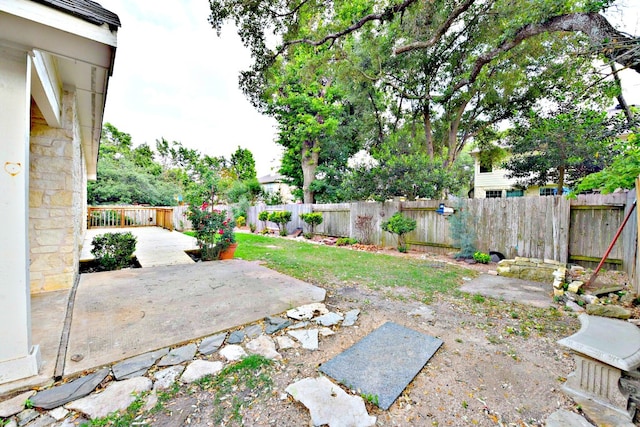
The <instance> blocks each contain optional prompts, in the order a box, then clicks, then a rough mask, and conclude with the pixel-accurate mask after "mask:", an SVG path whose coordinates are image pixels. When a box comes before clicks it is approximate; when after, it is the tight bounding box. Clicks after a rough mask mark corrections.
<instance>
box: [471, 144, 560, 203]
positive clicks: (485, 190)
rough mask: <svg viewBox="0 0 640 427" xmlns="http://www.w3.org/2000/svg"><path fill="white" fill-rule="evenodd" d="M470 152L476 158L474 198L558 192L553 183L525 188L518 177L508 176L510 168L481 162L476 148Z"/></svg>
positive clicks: (542, 194)
mask: <svg viewBox="0 0 640 427" xmlns="http://www.w3.org/2000/svg"><path fill="white" fill-rule="evenodd" d="M470 154H471V155H472V156H473V158H474V172H473V190H472V191H473V198H474V199H484V198H492V197H496V198H500V197H525V196H526V197H529V196H553V195H556V194H557V185H555V184H553V183H549V184H548V185H545V186H544V187H538V186H531V187H527V188H526V189H523V188H522V187H520V186H518V185H517V182H516V179H513V178H507V174H508V173H509V171H508V170H506V169H501V168H500V167H499V165H494V164H486V163H483V162H481V161H480V156H479V154H480V152H479V151H478V150H474V151H472V152H471V153H470ZM503 161H504V160H502V161H501V163H502V162H503Z"/></svg>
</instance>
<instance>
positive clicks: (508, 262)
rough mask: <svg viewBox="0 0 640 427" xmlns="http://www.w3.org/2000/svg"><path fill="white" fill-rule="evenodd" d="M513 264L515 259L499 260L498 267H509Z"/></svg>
mask: <svg viewBox="0 0 640 427" xmlns="http://www.w3.org/2000/svg"><path fill="white" fill-rule="evenodd" d="M511 265H513V260H511V259H503V260H501V261H500V262H498V267H509V266H511Z"/></svg>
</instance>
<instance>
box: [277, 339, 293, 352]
mask: <svg viewBox="0 0 640 427" xmlns="http://www.w3.org/2000/svg"><path fill="white" fill-rule="evenodd" d="M276 344H277V345H278V350H286V349H288V348H295V347H297V346H298V344H296V343H295V341H294V340H292V339H291V338H289V337H287V336H282V337H276Z"/></svg>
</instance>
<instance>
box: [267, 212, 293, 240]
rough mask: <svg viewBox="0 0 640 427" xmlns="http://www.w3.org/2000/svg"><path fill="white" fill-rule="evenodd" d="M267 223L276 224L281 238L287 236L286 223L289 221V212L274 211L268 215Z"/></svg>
mask: <svg viewBox="0 0 640 427" xmlns="http://www.w3.org/2000/svg"><path fill="white" fill-rule="evenodd" d="M269 221H271V222H273V223H276V224H278V229H279V230H280V235H281V236H286V235H287V223H288V222H289V221H291V212H289V211H275V212H271V213H270V214H269Z"/></svg>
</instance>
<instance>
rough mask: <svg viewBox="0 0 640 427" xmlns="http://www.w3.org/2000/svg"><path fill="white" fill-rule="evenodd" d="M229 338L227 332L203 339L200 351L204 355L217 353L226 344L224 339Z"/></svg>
mask: <svg viewBox="0 0 640 427" xmlns="http://www.w3.org/2000/svg"><path fill="white" fill-rule="evenodd" d="M225 338H227V333H226V332H224V333H222V334H218V335H214V336H212V337H208V338H205V339H203V340H202V342H201V343H200V347H199V348H198V351H199V352H200V353H202V354H204V355H209V354H212V353H215V352H216V351H218V349H220V347H221V346H222V344H224V339H225Z"/></svg>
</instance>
